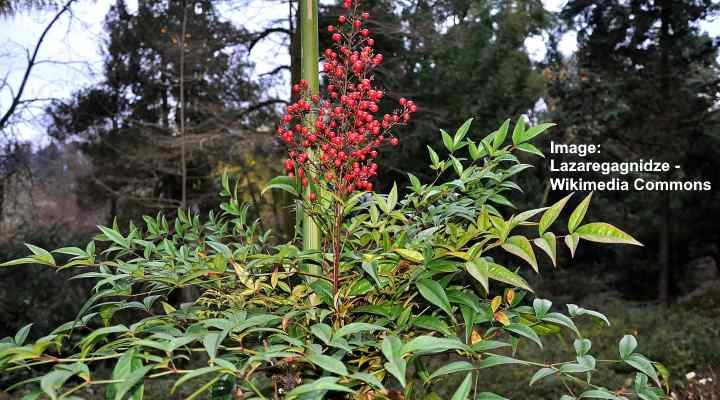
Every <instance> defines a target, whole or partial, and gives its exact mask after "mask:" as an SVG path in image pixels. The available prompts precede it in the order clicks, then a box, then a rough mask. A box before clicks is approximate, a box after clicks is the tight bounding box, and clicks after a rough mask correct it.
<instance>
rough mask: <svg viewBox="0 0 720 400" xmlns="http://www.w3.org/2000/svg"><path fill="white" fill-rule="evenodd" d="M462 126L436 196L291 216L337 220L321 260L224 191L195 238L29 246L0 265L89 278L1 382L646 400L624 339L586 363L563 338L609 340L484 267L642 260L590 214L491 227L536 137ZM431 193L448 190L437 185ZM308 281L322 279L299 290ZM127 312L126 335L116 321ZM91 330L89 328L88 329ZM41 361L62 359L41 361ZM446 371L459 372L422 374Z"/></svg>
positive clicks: (351, 203) (641, 375)
mask: <svg viewBox="0 0 720 400" xmlns="http://www.w3.org/2000/svg"><path fill="white" fill-rule="evenodd" d="M470 123H471V120H469V121H467V122H466V123H465V124H463V126H462V127H460V128H459V129H458V130H457V131H456V132H454V133H453V134H452V135H451V134H449V133H447V132H444V131H443V132H442V140H443V143H444V145H445V147H446V150H447V151H448V152H449V156H448V157H447V158H440V157H439V156H438V155H437V153H436V152H435V151H434V150H432V149H430V150H429V151H430V158H431V161H432V165H431V169H433V170H435V171H436V174H437V176H436V179H435V180H434V181H433V182H426V183H423V182H422V181H421V180H419V179H417V178H416V177H414V176H412V175H411V176H410V188H409V194H408V195H406V196H403V197H401V196H399V194H398V190H397V188H396V187H393V189H392V190H391V191H390V193H388V194H387V195H381V194H377V193H372V194H368V195H365V194H362V193H359V194H357V195H354V196H352V197H350V198H349V199H343V198H341V197H340V196H338V195H337V194H334V193H331V192H325V193H324V194H323V197H322V198H321V199H320V200H319V201H317V202H313V203H312V204H310V203H305V204H303V207H304V209H305V211H306V212H308V213H310V215H312V216H313V218H314V219H315V220H316V222H317V223H318V224H319V225H320V226H323V224H324V221H326V220H333V218H334V217H335V216H337V214H336V213H335V211H333V210H340V211H341V212H342V214H341V215H342V218H341V219H340V223H341V226H340V229H339V230H337V231H335V232H332V233H327V235H330V237H329V238H328V240H327V241H326V244H325V246H324V248H322V249H321V251H320V252H316V251H311V252H303V251H300V250H299V249H298V246H296V244H295V242H294V241H291V242H289V243H286V244H281V245H277V246H270V245H269V242H268V234H267V233H263V232H262V231H260V229H259V227H258V224H257V222H250V221H249V220H248V218H247V216H248V214H247V211H248V207H247V206H243V205H241V204H240V203H239V202H238V200H237V197H236V191H235V190H233V189H232V188H231V187H230V183H229V181H228V179H227V178H225V179H224V180H223V193H222V195H223V196H224V197H226V198H227V202H226V203H224V204H223V205H222V206H221V209H222V211H221V212H219V213H218V214H215V213H211V214H210V215H209V216H208V220H207V221H201V220H200V216H199V215H196V214H188V213H186V212H184V211H182V210H181V211H180V212H179V214H178V218H177V219H176V220H175V221H174V223H171V222H170V221H168V220H167V219H166V218H165V217H163V216H161V215H158V216H157V217H154V218H153V217H145V218H144V222H145V223H144V225H143V226H137V225H133V224H131V225H130V227H129V230H128V231H127V232H123V231H121V230H120V229H119V228H118V227H117V226H113V227H100V230H101V232H102V233H101V234H100V235H98V236H97V237H96V238H95V241H93V242H91V243H90V244H89V245H87V246H85V247H71V248H63V249H58V250H55V251H53V252H48V251H45V250H43V249H41V248H38V247H35V246H32V245H28V248H29V250H30V252H31V253H32V254H31V255H29V256H26V257H25V258H21V259H18V260H12V261H8V262H6V263H4V264H1V265H2V266H3V267H10V266H14V265H19V264H28V263H40V264H43V265H46V266H48V267H50V268H57V269H65V268H70V267H72V268H80V269H82V270H85V271H90V272H85V273H84V274H82V275H80V276H79V277H82V278H87V279H90V280H92V281H95V282H96V284H95V286H94V289H93V295H92V296H91V298H90V299H89V300H88V302H87V303H86V304H85V306H83V309H82V310H81V312H80V315H81V317H80V318H79V319H78V320H77V321H76V322H74V323H73V322H71V323H69V324H65V325H62V326H61V327H59V328H57V329H55V330H54V331H53V332H52V333H51V334H50V335H48V336H45V337H43V338H40V339H38V340H37V341H35V342H34V343H32V342H31V343H28V342H27V341H26V338H25V336H26V332H27V331H28V329H29V328H23V329H21V330H20V331H19V332H18V333H17V334H16V335H14V336H13V337H8V338H5V339H3V340H2V341H0V371H3V373H5V374H7V373H14V372H16V371H19V370H22V369H25V368H26V367H38V366H41V365H47V366H50V365H53V364H54V365H53V367H52V369H51V370H50V371H49V372H46V373H45V374H44V375H42V377H41V378H40V385H39V388H37V385H30V386H31V387H35V389H34V390H35V393H37V394H39V393H41V392H42V393H45V394H46V395H48V396H49V397H51V398H67V397H69V396H70V395H71V394H72V393H74V391H76V390H80V389H85V388H89V387H93V386H96V385H99V384H107V385H108V386H107V393H108V396H109V397H111V398H114V399H117V400H120V399H122V398H123V397H124V396H125V395H126V394H127V395H129V396H132V397H133V398H135V399H139V398H142V397H143V391H144V385H143V382H144V381H145V380H149V379H158V378H160V379H167V378H174V379H175V383H174V384H173V385H172V388H171V392H174V391H175V390H176V389H177V388H179V387H181V386H183V385H184V384H186V383H188V382H190V381H193V380H196V379H197V381H200V382H204V384H203V385H202V386H200V387H198V388H197V390H196V391H195V392H194V393H193V394H191V395H190V396H188V398H197V397H198V396H200V395H201V394H203V393H205V392H208V391H210V390H211V389H213V388H214V390H216V391H219V392H223V393H226V392H228V390H227V389H220V386H222V387H225V388H228V387H229V388H230V390H229V392H231V393H234V395H235V396H236V397H239V396H241V395H242V396H252V397H251V398H259V399H262V398H270V397H278V398H286V399H322V398H353V399H362V398H368V397H370V398H374V399H378V400H380V399H386V400H387V399H393V398H397V397H398V396H402V397H403V398H405V399H408V400H409V399H420V398H423V397H424V396H423V393H427V394H429V395H431V394H430V393H431V391H433V390H444V389H447V386H446V385H444V384H442V383H441V382H446V380H447V379H448V376H451V375H452V376H455V375H459V376H464V377H465V378H464V379H463V381H462V383H460V384H459V385H457V386H456V387H453V388H452V389H451V390H450V392H451V393H453V394H452V399H454V400H465V399H467V398H468V396H469V395H470V393H473V394H472V396H473V398H478V397H479V398H503V397H500V396H498V395H496V394H492V393H489V392H487V390H489V386H490V385H487V384H483V385H482V386H477V385H473V384H471V383H472V382H473V381H476V380H478V379H481V378H482V377H484V375H483V372H484V371H485V370H486V369H491V368H494V369H502V370H505V369H508V368H514V367H526V368H527V369H529V370H530V371H528V374H530V373H533V374H534V375H533V377H532V378H531V379H530V382H531V383H532V384H534V383H536V382H537V381H542V380H545V379H549V377H550V376H555V377H557V379H561V380H562V381H563V382H564V385H566V387H567V392H566V393H575V391H578V393H584V395H581V396H583V397H591V395H595V396H604V397H602V398H609V399H618V400H620V399H622V398H621V397H617V396H615V395H613V394H612V393H611V392H609V391H608V390H607V389H603V388H602V387H600V386H597V385H596V383H595V382H596V381H594V380H592V376H590V375H588V374H589V373H594V371H595V370H596V369H603V368H602V366H604V365H621V366H622V368H624V369H625V371H626V372H627V373H631V374H633V375H634V376H635V379H634V383H633V384H632V385H630V386H631V387H629V388H628V390H627V393H628V395H630V396H632V397H634V398H642V399H649V400H657V399H660V398H662V397H663V393H664V392H663V390H662V389H661V385H662V382H665V381H666V380H667V376H666V375H665V374H664V368H663V367H662V365H660V364H656V363H653V362H652V361H650V360H649V359H648V358H646V356H645V355H643V353H645V348H638V347H637V340H636V339H635V337H634V336H632V335H629V334H625V335H624V336H622V339H620V342H619V345H618V347H617V348H618V352H617V353H615V354H614V355H611V356H608V359H600V358H596V356H597V355H596V352H595V351H594V350H592V349H591V347H592V342H591V341H590V340H589V339H587V338H585V336H584V332H582V331H581V330H580V329H578V327H577V325H576V322H575V321H582V320H598V321H599V322H600V323H601V324H609V322H608V320H607V318H606V317H605V316H604V315H602V314H600V313H598V312H596V311H592V310H588V309H585V308H580V307H578V306H576V305H573V304H568V305H567V306H566V307H553V304H552V302H551V301H549V300H544V299H540V298H535V299H533V300H530V299H529V297H530V294H531V292H532V289H531V288H530V286H529V285H528V284H527V282H526V280H525V279H524V278H523V277H522V274H521V273H519V272H518V271H517V270H515V271H513V270H511V269H509V268H508V267H509V264H506V263H505V265H507V266H508V267H506V266H504V265H501V264H499V263H500V262H501V261H499V256H502V255H503V254H510V255H513V256H515V257H518V258H519V259H522V260H524V262H526V263H527V264H529V266H530V267H531V268H532V269H534V270H535V271H536V272H537V271H539V268H538V264H537V260H536V257H535V250H534V248H535V247H533V244H534V245H535V246H536V247H537V248H540V249H542V250H543V251H545V252H546V253H547V254H548V255H549V256H550V257H551V258H554V255H555V254H556V247H557V246H556V245H557V242H558V241H560V242H561V243H562V241H564V242H565V243H566V244H567V245H568V247H570V248H571V249H572V250H573V251H574V249H575V248H576V247H577V244H578V242H580V241H583V242H584V241H590V242H605V243H624V244H635V245H639V244H640V243H638V242H637V241H635V239H633V238H632V237H631V236H629V235H627V234H625V233H624V232H622V231H620V230H619V229H617V228H615V227H613V226H612V225H609V224H604V223H595V222H591V223H587V222H586V220H585V214H586V211H587V208H588V204H589V201H590V196H587V197H586V198H585V199H584V200H582V201H581V202H580V203H579V204H577V205H576V206H574V209H573V211H572V212H571V213H570V217H569V222H568V224H567V229H565V228H562V227H560V226H558V224H557V223H556V220H557V217H558V215H559V214H561V213H562V212H563V211H564V210H566V207H565V206H566V204H567V202H566V201H561V202H559V203H557V204H555V205H553V206H551V207H544V208H540V209H535V210H528V211H525V212H520V213H517V214H512V215H509V213H503V212H501V210H502V211H505V210H507V209H509V208H512V207H513V205H512V203H511V201H510V197H509V196H510V194H511V193H514V192H517V191H520V188H519V187H518V186H517V185H516V184H515V183H514V179H515V175H516V174H518V173H520V172H521V171H522V170H524V169H526V168H527V167H529V165H526V164H523V163H521V162H520V161H519V160H518V159H517V158H516V157H515V155H514V153H516V152H518V151H527V150H528V149H529V147H528V146H527V145H528V144H529V142H530V141H531V140H532V139H534V138H535V136H537V135H539V134H540V133H542V132H543V131H544V130H545V129H547V128H548V127H550V126H551V125H552V124H541V125H538V126H537V127H532V128H526V127H525V126H524V123H522V122H521V123H518V124H517V125H516V126H515V127H514V128H513V129H512V131H511V130H510V122H509V121H507V122H505V123H504V124H503V125H502V126H501V127H500V128H499V129H498V130H497V131H495V132H493V133H491V134H490V135H487V136H485V137H477V136H476V135H474V134H473V132H472V130H471V129H470V127H471V126H470ZM442 175H447V177H446V179H447V182H445V183H438V181H439V180H438V178H439V177H440V176H442ZM296 185H297V182H294V180H293V179H289V178H287V177H284V178H278V179H275V180H273V181H272V184H271V186H272V187H274V188H278V189H282V190H286V191H290V192H296V191H297V188H296V187H295V186H296ZM568 211H569V209H568ZM506 215H507V216H506ZM171 229H172V232H171ZM551 231H554V232H557V233H556V234H553V233H550V232H551ZM326 232H329V231H326ZM331 235H340V238H341V239H342V240H339V241H338V240H335V238H334V237H332V236H331ZM556 235H557V236H556ZM532 238H536V239H532ZM556 238H557V239H559V240H556ZM530 240H532V243H533V244H531V241H530ZM338 242H340V243H342V245H341V248H340V250H341V252H340V253H338V252H335V253H334V254H336V255H337V257H339V266H340V267H339V268H340V275H339V276H334V277H333V275H332V271H333V266H332V265H331V264H332V263H333V261H335V260H333V259H332V254H333V253H331V252H330V249H329V244H328V243H333V244H335V243H338ZM96 243H97V247H96ZM584 245H585V244H583V246H584ZM60 254H66V255H71V256H72V258H71V259H70V260H69V261H68V263H67V264H64V265H63V264H61V263H60V262H59V260H57V259H56V255H60ZM309 264H313V265H314V266H315V268H316V269H317V270H319V271H321V273H320V274H314V273H310V272H309V271H313V269H312V268H310V265H309ZM328 276H331V277H333V279H331V278H328ZM333 282H335V283H336V286H333ZM337 283H339V284H337ZM187 287H192V288H193V289H195V290H196V291H197V292H198V293H199V297H197V298H196V299H194V300H193V301H191V302H187V303H184V304H181V305H180V306H173V305H171V304H169V303H168V296H169V295H170V294H171V293H173V292H174V291H177V290H179V289H182V288H187ZM128 310H132V311H133V314H132V316H131V318H130V319H127V320H125V319H123V318H121V317H119V316H120V315H121V313H122V312H124V311H128ZM98 323H102V327H100V328H93V326H92V325H93V324H98ZM76 330H78V331H83V332H84V333H85V335H84V336H83V337H82V338H81V339H80V340H79V341H78V340H77V339H74V338H73V335H72V333H71V332H74V331H76ZM549 335H557V336H560V337H563V338H565V340H567V341H569V342H572V343H573V347H574V352H573V353H570V354H565V355H564V357H563V358H562V359H554V360H547V361H540V360H537V359H524V358H520V357H519V356H520V354H519V353H517V352H516V350H517V349H518V347H519V346H521V345H522V346H525V345H526V344H527V345H531V346H537V347H539V348H543V344H544V343H545V344H547V340H546V339H547V338H544V337H545V336H549ZM616 340H617V338H616ZM56 352H58V353H60V354H61V357H62V358H60V359H56V358H53V357H52V356H51V355H52V354H56ZM63 353H67V354H63ZM446 356H453V357H455V358H454V360H461V361H453V359H449V360H448V361H452V362H448V363H443V365H442V366H437V365H434V362H435V361H433V360H438V359H441V360H442V359H443V357H446ZM438 357H439V358H438ZM107 360H112V362H113V363H114V367H113V372H112V375H111V379H112V380H111V381H98V380H97V378H93V376H94V375H93V374H95V372H91V370H90V368H91V367H92V368H93V371H95V370H96V367H94V366H95V365H97V362H104V361H107ZM186 362H189V365H185V363H186ZM31 364H32V365H31ZM436 367H439V368H436ZM534 371H538V372H534ZM591 375H592V374H591ZM221 380H224V381H223V382H222V383H220V381H221ZM73 381H74V382H76V386H75V387H74V388H73V387H72V386H71V382H73ZM197 381H196V382H197ZM29 383H32V381H28V382H19V383H17V385H14V386H13V387H11V389H15V388H17V387H21V386H24V385H26V384H29ZM571 387H572V388H571ZM499 392H501V394H504V391H499ZM348 393H349V394H348ZM434 396H437V394H435V395H434ZM425 398H427V397H425ZM565 398H576V397H575V396H572V397H570V396H569V395H568V394H566V395H565Z"/></svg>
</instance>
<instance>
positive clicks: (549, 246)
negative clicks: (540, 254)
mask: <svg viewBox="0 0 720 400" xmlns="http://www.w3.org/2000/svg"><path fill="white" fill-rule="evenodd" d="M533 243H535V246H537V247H539V248H540V250H542V251H544V252H545V254H547V255H548V257H550V260H552V263H553V267H556V266H557V240H556V239H555V234H554V233H552V232H545V233H544V234H543V235H542V237H539V238H537V239H534V240H533Z"/></svg>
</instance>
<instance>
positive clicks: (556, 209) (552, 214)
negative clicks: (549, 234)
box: [538, 193, 574, 236]
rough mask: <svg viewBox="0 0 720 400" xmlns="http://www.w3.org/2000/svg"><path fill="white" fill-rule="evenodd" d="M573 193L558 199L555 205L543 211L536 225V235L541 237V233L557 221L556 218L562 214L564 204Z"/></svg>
mask: <svg viewBox="0 0 720 400" xmlns="http://www.w3.org/2000/svg"><path fill="white" fill-rule="evenodd" d="M573 194H574V193H570V194H569V195H567V196H565V197H563V198H562V199H560V200H559V201H558V202H557V203H555V204H553V205H552V206H550V208H548V209H547V211H545V213H544V214H543V216H542V217H541V218H540V222H539V223H538V235H540V236H543V233H545V231H546V230H547V229H548V228H549V227H550V225H552V223H553V222H555V220H556V219H557V217H558V216H559V215H560V213H561V212H562V209H563V208H564V207H565V204H566V203H567V201H568V200H570V197H572V195H573Z"/></svg>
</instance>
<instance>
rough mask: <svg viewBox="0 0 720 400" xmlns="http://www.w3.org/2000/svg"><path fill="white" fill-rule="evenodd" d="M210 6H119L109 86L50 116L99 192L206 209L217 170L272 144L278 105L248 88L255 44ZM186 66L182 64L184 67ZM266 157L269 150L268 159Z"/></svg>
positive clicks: (109, 52) (112, 20)
mask: <svg viewBox="0 0 720 400" xmlns="http://www.w3.org/2000/svg"><path fill="white" fill-rule="evenodd" d="M214 3H215V2H213V1H211V0H203V1H169V0H145V1H140V2H139V6H138V9H137V12H135V13H132V12H130V11H129V9H128V7H127V5H126V4H125V2H124V1H123V0H119V1H118V2H117V3H116V4H115V5H114V6H113V7H112V8H111V10H110V12H109V14H108V16H107V17H106V23H105V26H106V29H107V32H108V38H107V41H106V43H105V67H104V78H103V80H102V81H101V82H100V83H99V84H97V85H93V86H91V87H88V88H85V89H83V90H81V91H79V92H77V93H76V94H75V95H74V96H73V98H72V99H70V100H68V101H65V102H62V103H56V104H54V105H53V107H52V108H51V109H50V113H51V115H52V118H53V126H52V130H51V134H52V135H53V136H54V137H56V138H58V139H73V140H80V141H81V142H82V143H83V148H84V150H85V151H86V152H87V154H88V155H89V157H90V158H91V160H92V161H93V165H94V171H93V176H92V178H93V179H92V182H93V185H94V189H95V191H97V189H100V192H101V193H103V194H105V195H106V196H108V198H109V199H110V200H111V203H112V204H113V205H115V206H114V207H113V210H112V211H113V212H112V213H113V214H115V212H117V211H118V210H117V207H116V205H117V204H118V202H120V201H133V202H134V203H135V204H140V205H142V206H145V207H176V206H181V205H184V203H185V202H184V201H183V200H185V196H184V191H183V185H184V182H186V183H185V184H186V186H187V202H186V205H189V206H190V205H192V206H200V207H204V206H208V205H210V204H211V203H212V202H213V201H214V200H213V199H214V198H215V196H214V193H215V187H214V185H213V179H214V178H213V176H212V174H213V173H214V172H213V171H214V168H215V167H217V166H218V165H219V164H221V163H222V162H227V160H228V159H229V158H232V157H233V149H237V146H238V145H242V146H243V152H244V151H247V150H251V149H253V148H254V147H255V146H265V147H267V146H268V144H267V143H265V142H266V141H264V140H258V135H256V134H254V133H255V132H257V130H258V128H259V127H260V126H261V125H262V123H263V122H265V121H266V120H267V116H268V114H271V113H272V112H273V108H272V107H271V106H272V105H273V104H274V103H276V102H277V101H275V100H268V99H262V98H261V95H260V94H259V89H260V87H259V86H258V84H257V83H255V82H253V81H252V80H251V79H250V78H249V75H248V74H249V69H250V68H251V65H250V64H248V61H247V57H246V53H245V50H244V49H245V47H244V45H245V44H246V41H247V39H248V35H247V34H246V33H245V32H244V30H242V29H241V28H238V27H236V26H234V25H232V24H231V23H230V22H227V21H224V20H223V19H222V18H221V16H220V15H219V14H218V10H217V8H216V6H215V4H214ZM181 61H182V62H181ZM261 150H262V152H264V153H267V150H268V149H267V148H264V149H261Z"/></svg>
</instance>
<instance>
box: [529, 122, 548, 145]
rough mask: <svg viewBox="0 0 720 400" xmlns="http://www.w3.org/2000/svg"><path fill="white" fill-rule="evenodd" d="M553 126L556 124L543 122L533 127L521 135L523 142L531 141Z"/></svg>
mask: <svg viewBox="0 0 720 400" xmlns="http://www.w3.org/2000/svg"><path fill="white" fill-rule="evenodd" d="M555 125H556V124H553V123H552V122H544V123H542V124H538V125H535V126H533V127H532V128H530V129H528V130H526V131H525V134H524V135H523V142H527V141H528V140H531V139H532V138H534V137H535V136H537V135H539V134H541V133H543V132H545V130H546V129H548V128H552V127H553V126H555Z"/></svg>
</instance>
